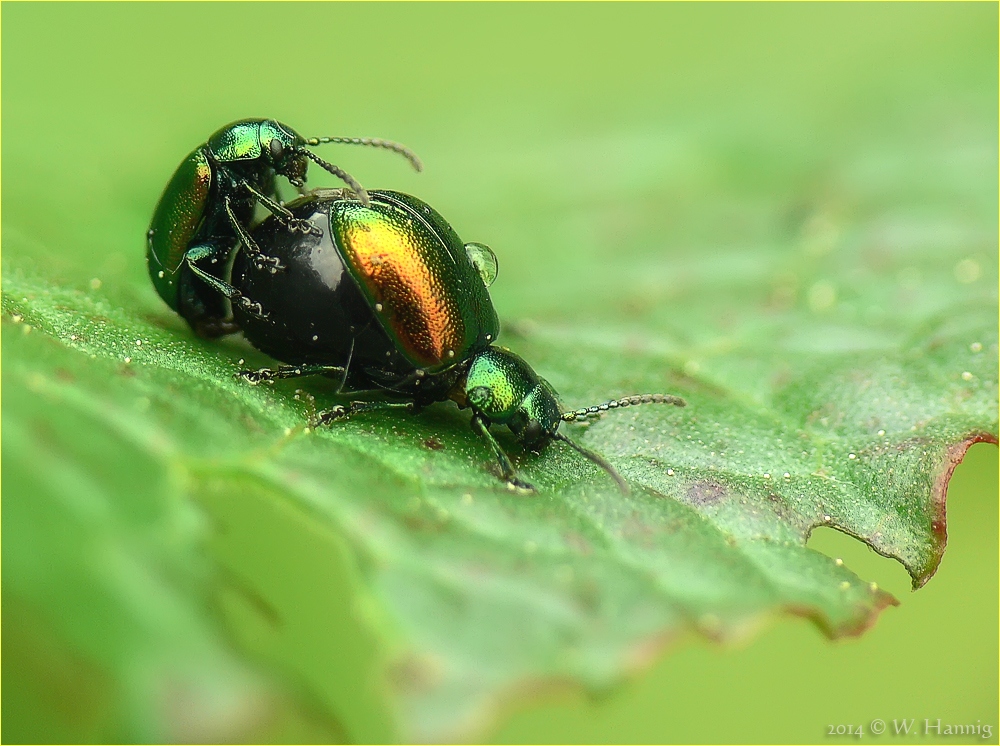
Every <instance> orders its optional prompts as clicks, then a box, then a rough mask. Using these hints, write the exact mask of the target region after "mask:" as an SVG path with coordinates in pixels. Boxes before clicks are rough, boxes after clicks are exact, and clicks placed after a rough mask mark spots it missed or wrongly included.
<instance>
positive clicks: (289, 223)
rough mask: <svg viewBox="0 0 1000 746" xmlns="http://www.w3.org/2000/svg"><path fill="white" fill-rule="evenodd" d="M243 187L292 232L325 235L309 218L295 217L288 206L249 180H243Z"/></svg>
mask: <svg viewBox="0 0 1000 746" xmlns="http://www.w3.org/2000/svg"><path fill="white" fill-rule="evenodd" d="M243 187H244V189H246V190H247V191H248V192H250V194H252V195H253V196H254V198H255V199H256V200H257V201H258V202H260V203H261V204H262V205H264V207H266V208H267V209H268V210H270V211H271V214H272V215H274V217H275V219H277V220H279V221H280V222H281V224H282V225H284V226H285V227H286V228H288V230H290V231H292V233H295V232H298V233H312V234H313V235H316V236H322V235H323V231H321V230H320V229H319V228H316V227H315V226H314V225H313V224H312V223H310V222H309V221H308V220H303V219H302V218H297V217H295V216H294V215H292V213H291V211H290V210H289V209H288V208H287V207H285V206H284V205H282V204H281V203H279V202H275V201H274V200H273V199H271V198H270V197H268V196H267V195H265V194H263V193H262V192H259V191H257V189H256V188H254V186H253V185H252V184H251V183H250V182H249V181H243Z"/></svg>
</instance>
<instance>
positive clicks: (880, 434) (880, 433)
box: [878, 430, 885, 438]
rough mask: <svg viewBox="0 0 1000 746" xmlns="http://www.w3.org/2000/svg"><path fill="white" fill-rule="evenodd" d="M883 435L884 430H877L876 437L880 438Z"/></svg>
mask: <svg viewBox="0 0 1000 746" xmlns="http://www.w3.org/2000/svg"><path fill="white" fill-rule="evenodd" d="M883 435H885V430H879V431H878V437H880V438H881V437H882V436H883Z"/></svg>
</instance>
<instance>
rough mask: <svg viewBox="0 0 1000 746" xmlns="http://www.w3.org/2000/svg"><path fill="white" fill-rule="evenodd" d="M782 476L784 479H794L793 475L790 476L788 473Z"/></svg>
mask: <svg viewBox="0 0 1000 746" xmlns="http://www.w3.org/2000/svg"><path fill="white" fill-rule="evenodd" d="M782 476H783V477H784V478H785V479H791V478H792V475H791V474H789V473H788V472H787V471H786V472H785V473H784V474H782Z"/></svg>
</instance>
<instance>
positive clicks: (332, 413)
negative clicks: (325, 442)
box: [315, 404, 348, 427]
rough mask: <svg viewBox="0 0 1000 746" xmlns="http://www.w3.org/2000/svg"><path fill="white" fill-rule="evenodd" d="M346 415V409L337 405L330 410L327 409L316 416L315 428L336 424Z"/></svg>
mask: <svg viewBox="0 0 1000 746" xmlns="http://www.w3.org/2000/svg"><path fill="white" fill-rule="evenodd" d="M347 415H348V411H347V407H342V406H341V405H339V404H337V405H336V406H334V407H333V408H332V409H328V410H326V411H325V412H320V413H319V414H317V415H316V425H315V426H316V427H318V426H320V425H329V424H330V423H331V422H336V421H337V420H342V419H344V418H345V417H346V416H347Z"/></svg>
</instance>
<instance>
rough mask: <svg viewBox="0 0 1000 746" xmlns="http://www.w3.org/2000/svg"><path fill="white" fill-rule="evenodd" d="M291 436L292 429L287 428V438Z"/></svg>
mask: <svg viewBox="0 0 1000 746" xmlns="http://www.w3.org/2000/svg"><path fill="white" fill-rule="evenodd" d="M291 434H292V428H290V427H286V428H285V437H288V436H289V435H291Z"/></svg>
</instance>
